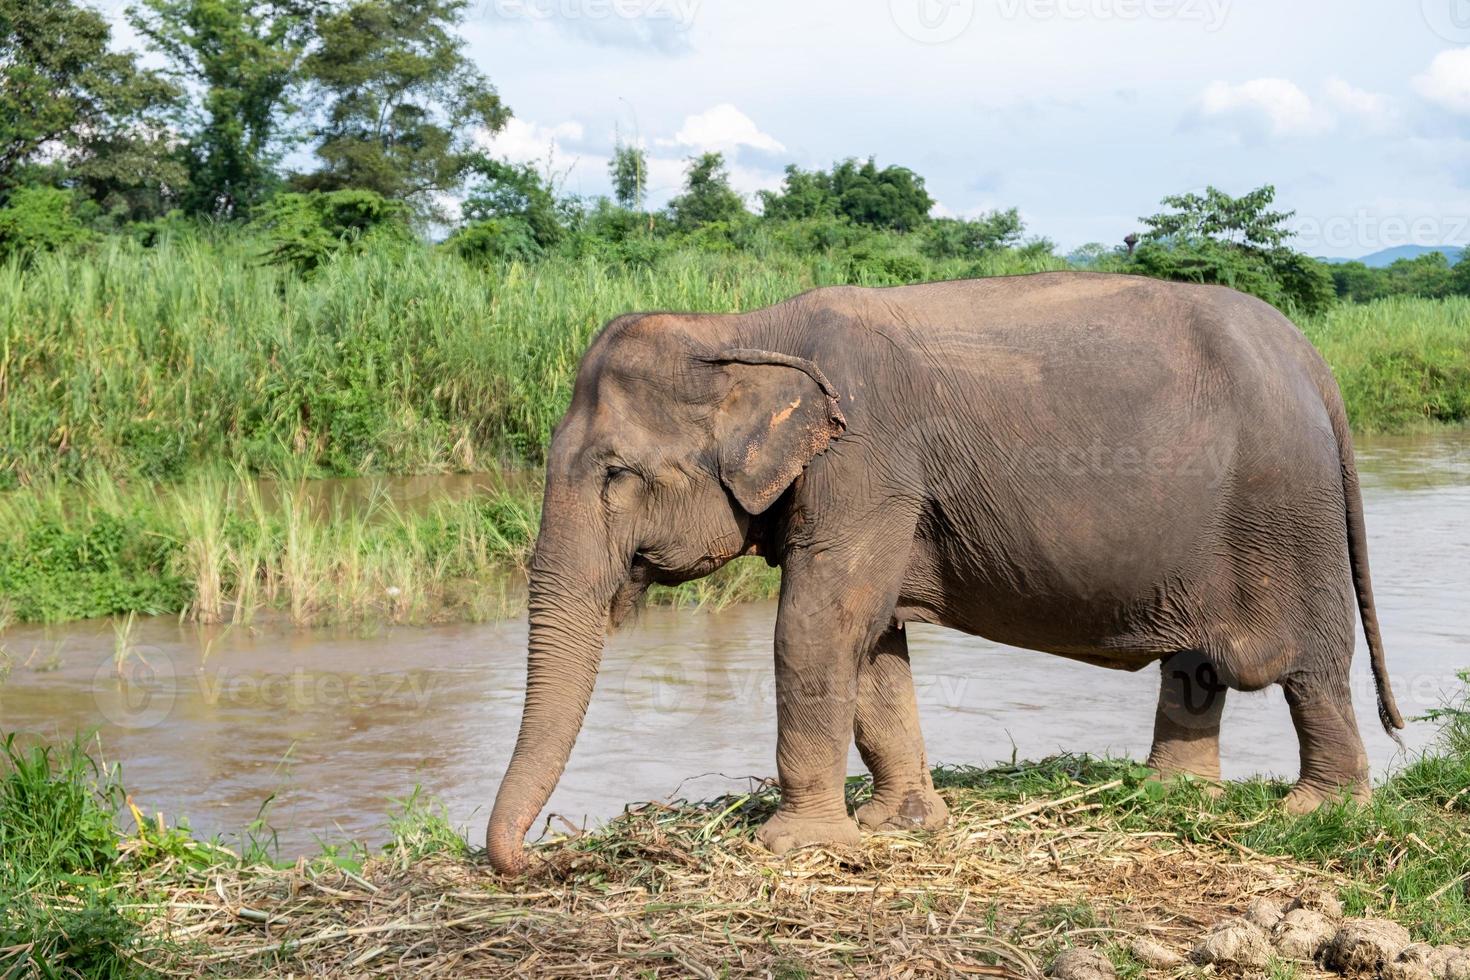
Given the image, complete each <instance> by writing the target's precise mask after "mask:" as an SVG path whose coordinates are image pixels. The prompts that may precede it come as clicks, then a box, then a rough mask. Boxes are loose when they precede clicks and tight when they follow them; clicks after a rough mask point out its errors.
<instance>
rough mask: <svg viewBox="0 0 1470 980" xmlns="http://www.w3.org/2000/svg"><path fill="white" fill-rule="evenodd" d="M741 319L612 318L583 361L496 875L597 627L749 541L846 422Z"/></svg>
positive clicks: (750, 545)
mask: <svg viewBox="0 0 1470 980" xmlns="http://www.w3.org/2000/svg"><path fill="white" fill-rule="evenodd" d="M740 322H741V321H740V318H737V317H697V316H688V317H685V316H677V315H671V314H650V315H645V316H629V317H621V318H619V319H617V320H614V321H613V322H612V323H610V324H609V325H608V326H607V327H606V328H605V329H604V330H603V331H602V333H601V335H600V336H599V337H598V339H597V340H596V341H595V342H594V343H593V345H592V346H591V348H590V349H589V350H588V352H587V354H586V355H585V356H584V357H583V359H582V364H581V367H580V369H579V370H578V374H577V380H576V385H575V388H574V390H573V394H572V403H571V406H570V408H568V410H567V414H566V416H565V417H564V418H563V419H562V421H561V423H560V424H559V425H558V426H557V428H556V432H555V434H554V435H553V436H552V440H551V447H550V450H549V453H548V457H547V468H546V495H545V501H544V505H543V509H542V514H541V531H540V535H539V537H538V538H537V542H536V550H535V555H534V557H533V559H532V562H531V575H530V599H529V615H530V642H529V651H528V656H527V669H526V675H527V676H526V703H525V709H524V713H523V714H522V717H521V729H520V735H519V737H518V738H517V739H516V746H515V751H514V754H513V755H512V756H511V760H510V765H509V767H508V768H507V770H506V773H505V778H504V779H503V780H502V782H501V784H500V791H499V793H498V795H497V796H496V799H495V807H494V810H493V811H492V812H491V814H490V823H489V827H488V830H487V833H486V847H487V849H488V852H489V857H490V862H491V864H493V865H494V866H495V868H496V870H498V871H500V872H502V873H519V872H520V871H522V870H524V869H525V866H526V856H525V849H524V839H525V835H526V831H527V830H528V829H529V828H530V826H531V824H532V823H533V822H534V821H535V819H536V817H537V815H538V814H539V813H540V812H541V808H542V807H543V806H545V805H546V801H547V799H548V798H549V797H550V796H551V791H552V789H553V788H554V787H555V786H556V782H557V780H558V779H559V778H560V777H561V773H562V769H563V768H564V767H565V765H566V761H567V757H568V756H569V755H570V754H571V750H572V743H573V742H574V741H575V740H576V737H577V732H578V730H579V729H580V727H581V724H582V717H583V715H584V713H585V712H586V710H587V703H588V701H589V700H590V698H591V696H592V688H593V684H594V682H595V680H596V676H597V667H598V662H599V660H600V659H601V656H602V642H603V637H604V634H605V632H606V629H607V627H608V625H609V624H610V623H612V624H614V625H615V624H616V623H617V622H618V621H619V620H620V619H621V618H622V617H623V616H624V615H625V614H626V613H627V612H628V611H629V610H630V609H631V608H632V607H633V606H634V604H635V603H636V602H637V600H638V598H639V597H640V596H641V595H642V594H643V592H644V591H645V590H646V589H647V588H648V587H649V586H650V585H652V584H654V583H665V584H672V583H676V582H683V581H688V580H689V579H693V578H698V577H700V576H703V575H708V574H709V573H710V572H713V571H714V570H715V569H717V568H719V567H720V566H721V565H723V564H725V562H727V561H729V560H730V559H731V558H734V557H736V556H738V555H741V554H752V553H755V552H756V550H757V537H758V533H757V532H758V527H757V526H758V524H759V523H760V522H759V520H758V518H759V516H760V515H761V514H763V513H765V512H766V511H767V510H768V509H769V508H770V507H771V505H772V504H773V503H775V501H776V500H777V498H779V497H780V496H781V494H782V493H783V492H784V491H785V490H786V488H787V487H789V486H790V485H791V483H792V482H793V481H795V480H796V478H797V477H798V476H799V475H800V474H801V472H802V469H803V468H804V467H805V466H806V465H807V463H809V462H810V461H811V460H812V458H813V457H814V456H815V455H816V454H818V453H820V452H822V451H823V450H824V449H825V448H826V446H827V444H828V442H829V441H830V440H831V439H833V438H835V437H836V436H837V435H838V434H840V433H841V432H842V430H843V428H844V426H845V421H844V419H843V417H842V413H841V411H840V410H839V408H838V402H837V392H836V391H835V390H834V389H833V387H832V385H831V384H830V383H829V382H828V380H827V379H826V377H825V376H823V374H822V372H821V371H820V370H819V369H818V368H817V366H816V365H815V364H813V363H812V362H811V361H809V360H804V359H802V358H799V357H794V356H791V355H788V354H782V353H777V352H774V351H769V350H759V349H750V348H748V347H746V346H743V345H742V344H741V342H740V337H739V336H738V325H739V323H740Z"/></svg>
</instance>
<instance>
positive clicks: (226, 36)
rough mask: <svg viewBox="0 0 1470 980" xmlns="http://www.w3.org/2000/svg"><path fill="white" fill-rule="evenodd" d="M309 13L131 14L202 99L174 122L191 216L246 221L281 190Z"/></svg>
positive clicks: (146, 9)
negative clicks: (183, 138) (182, 135)
mask: <svg viewBox="0 0 1470 980" xmlns="http://www.w3.org/2000/svg"><path fill="white" fill-rule="evenodd" d="M310 10H311V0H267V2H264V3H261V2H255V0H142V5H141V6H135V7H130V8H129V9H128V15H129V18H130V19H131V21H132V23H133V25H134V26H135V27H136V28H137V29H138V31H139V32H140V33H141V34H142V35H143V36H144V37H146V38H148V40H149V41H151V42H152V43H153V46H154V47H155V48H156V49H157V50H158V51H160V52H161V53H162V54H163V55H164V56H165V57H166V58H167V59H168V61H169V64H170V65H171V67H172V70H173V72H174V73H175V74H176V75H177V76H179V77H180V78H183V79H187V80H188V82H189V83H190V88H191V90H192V91H193V92H195V93H196V94H195V96H194V97H193V98H192V99H190V100H189V101H188V102H185V103H180V104H179V105H178V107H177V110H176V113H175V114H176V116H177V118H178V123H179V125H180V126H181V127H182V128H183V129H184V131H185V132H186V133H187V143H186V146H185V148H184V159H185V161H186V164H187V166H188V171H189V188H188V190H187V192H186V193H185V195H184V198H183V205H184V207H185V208H186V209H187V210H189V211H190V212H192V213H195V214H202V215H208V216H211V217H220V218H235V217H243V216H245V215H247V214H249V213H250V211H251V209H252V208H254V207H255V206H256V205H257V204H259V203H260V202H261V201H262V200H264V199H265V198H266V196H267V195H268V194H269V193H270V192H271V190H272V189H273V188H275V187H276V186H277V185H278V184H279V177H278V176H277V174H276V171H275V165H276V163H277V161H278V160H279V159H280V156H281V153H282V152H283V150H284V148H285V146H286V144H287V143H288V141H289V137H290V135H291V134H290V133H289V132H287V131H286V119H287V117H288V114H289V113H290V112H292V111H294V108H295V107H294V106H293V105H292V101H291V99H292V95H293V92H294V89H295V88H296V85H297V81H298V79H297V67H298V64H299V62H300V60H301V57H302V54H303V52H304V51H305V50H306V47H307V45H308V44H309V43H310V41H311V36H310V32H309V30H308V28H309V24H310V19H309V15H310Z"/></svg>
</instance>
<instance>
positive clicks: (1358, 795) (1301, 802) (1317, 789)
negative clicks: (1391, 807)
mask: <svg viewBox="0 0 1470 980" xmlns="http://www.w3.org/2000/svg"><path fill="white" fill-rule="evenodd" d="M1344 792H1347V793H1348V794H1349V797H1350V798H1351V799H1352V801H1353V802H1354V803H1367V802H1368V801H1369V800H1371V799H1372V798H1373V789H1372V787H1371V786H1370V785H1369V784H1368V780H1367V779H1359V780H1356V781H1355V782H1353V783H1351V784H1349V785H1345V786H1326V785H1322V784H1318V783H1307V782H1298V783H1297V784H1296V785H1295V786H1293V787H1292V788H1291V792H1290V793H1287V794H1286V798H1285V799H1283V800H1282V801H1281V805H1282V806H1284V807H1285V808H1286V812H1287V813H1290V814H1292V815H1293V816H1300V815H1302V814H1304V813H1311V812H1312V811H1313V810H1316V809H1317V808H1318V807H1320V806H1322V805H1324V804H1327V803H1336V802H1338V801H1339V800H1341V799H1342V797H1343V793H1344Z"/></svg>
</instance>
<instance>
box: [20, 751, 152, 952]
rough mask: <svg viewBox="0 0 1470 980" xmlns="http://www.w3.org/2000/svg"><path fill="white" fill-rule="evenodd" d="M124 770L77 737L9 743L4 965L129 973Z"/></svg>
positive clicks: (133, 935) (133, 932)
mask: <svg viewBox="0 0 1470 980" xmlns="http://www.w3.org/2000/svg"><path fill="white" fill-rule="evenodd" d="M122 802H123V791H122V786H121V784H120V783H119V782H118V779H117V773H116V771H115V770H112V771H109V770H103V769H102V768H101V767H100V766H98V765H97V763H95V762H94V761H93V760H92V759H91V758H90V757H89V756H88V755H87V753H86V752H85V751H84V750H83V749H82V747H81V745H80V744H79V743H76V742H73V743H72V744H71V745H70V746H67V747H63V748H50V747H46V746H42V745H36V746H32V747H30V748H29V749H27V748H24V747H22V746H20V745H19V744H17V742H16V738H15V736H14V735H13V734H11V735H6V736H5V737H4V739H3V741H0V972H3V973H4V975H5V976H45V977H60V976H84V977H123V976H132V975H134V973H135V972H136V971H135V969H134V968H133V967H132V965H131V962H130V960H129V959H128V957H127V954H128V951H129V950H130V949H131V948H132V947H133V946H134V944H135V943H136V940H137V937H138V934H139V929H138V926H137V924H136V923H135V922H134V921H132V920H130V919H129V918H127V917H126V916H125V915H124V913H123V912H122V911H121V909H120V908H119V904H120V901H121V899H120V898H119V896H118V895H117V893H116V892H115V890H114V888H113V881H114V877H115V870H116V867H117V862H118V851H117V839H118V834H117V830H116V827H115V823H114V814H115V813H116V812H117V810H118V808H119V807H120V806H121V805H122Z"/></svg>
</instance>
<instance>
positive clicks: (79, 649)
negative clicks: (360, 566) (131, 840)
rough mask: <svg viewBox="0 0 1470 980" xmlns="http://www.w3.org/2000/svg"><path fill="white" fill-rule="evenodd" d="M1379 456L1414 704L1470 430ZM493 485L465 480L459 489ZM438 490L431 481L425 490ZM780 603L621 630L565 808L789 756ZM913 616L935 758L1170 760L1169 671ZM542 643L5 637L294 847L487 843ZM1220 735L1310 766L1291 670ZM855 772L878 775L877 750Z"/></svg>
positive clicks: (1360, 697)
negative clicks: (416, 807)
mask: <svg viewBox="0 0 1470 980" xmlns="http://www.w3.org/2000/svg"><path fill="white" fill-rule="evenodd" d="M1358 459H1359V465H1360V468H1361V469H1362V471H1363V478H1364V498H1365V508H1366V511H1367V522H1368V535H1369V550H1370V553H1371V557H1372V568H1373V576H1374V585H1375V588H1376V591H1377V597H1378V606H1379V615H1380V618H1381V620H1382V624H1383V631H1384V635H1385V639H1386V645H1387V650H1388V663H1389V669H1390V672H1391V674H1392V677H1393V684H1394V689H1395V691H1396V693H1397V695H1398V700H1399V705H1400V707H1401V708H1402V709H1403V712H1404V715H1405V716H1406V717H1409V716H1417V715H1421V714H1423V713H1424V712H1425V711H1426V710H1428V709H1431V708H1434V707H1436V706H1438V705H1439V704H1440V703H1442V701H1443V699H1444V698H1445V697H1446V696H1447V695H1449V694H1450V693H1451V692H1453V691H1454V690H1456V689H1457V686H1458V685H1457V682H1456V679H1455V672H1456V671H1457V670H1458V669H1464V668H1467V667H1470V599H1467V594H1470V432H1465V431H1455V432H1440V433H1435V434H1431V435H1425V436H1415V437H1400V438H1378V439H1363V440H1360V444H1359V452H1358ZM451 480H454V478H451ZM487 485H488V484H487ZM478 486H479V484H478V482H477V481H473V480H469V481H467V480H464V479H463V478H460V479H458V480H457V482H452V483H450V484H446V486H445V487H444V488H443V489H444V490H445V491H447V492H453V493H463V492H474V490H475V489H476V488H477V487H478ZM435 492H436V489H435V487H434V486H433V485H432V484H430V483H429V482H427V481H425V480H422V479H421V480H420V481H419V482H417V483H415V484H414V485H413V487H412V491H411V493H409V494H408V495H409V496H412V497H414V498H422V497H424V496H426V495H429V496H431V495H432V494H433V493H435ZM774 615H775V609H774V606H773V604H771V603H752V604H748V605H743V606H737V607H733V608H729V609H726V610H724V611H721V612H718V613H710V612H704V611H694V610H687V609H685V610H675V609H668V608H657V607H655V608H650V609H648V610H646V611H645V612H644V613H643V615H642V616H641V618H640V620H639V621H638V622H637V623H636V625H634V626H632V627H630V628H627V629H625V630H623V631H622V632H620V633H618V634H617V635H615V636H614V637H612V638H611V639H610V641H609V644H608V648H607V653H606V655H605V657H604V662H603V669H602V673H601V675H600V679H599V681H598V687H597V692H596V695H595V697H594V699H593V703H592V707H591V709H590V710H589V712H588V714H587V720H586V724H585V726H584V727H583V730H582V734H581V737H580V738H579V739H578V742H577V746H576V749H575V751H574V752H573V753H572V758H571V761H570V764H569V766H568V768H567V772H566V775H565V776H564V777H563V779H562V781H561V783H560V785H559V786H558V787H557V790H556V793H555V795H553V797H552V799H551V803H550V806H549V808H548V812H554V813H556V814H558V815H560V817H561V818H563V819H564V820H565V821H566V823H569V824H571V825H575V826H585V825H591V824H595V823H596V822H597V821H599V820H602V819H606V818H607V817H609V816H612V815H614V814H616V813H618V812H619V811H620V810H621V808H622V807H623V805H624V804H625V803H626V802H631V801H641V800H649V799H665V798H669V797H671V796H683V797H686V798H702V797H708V796H713V795H716V794H718V793H720V792H724V791H726V790H730V789H739V788H743V787H746V786H748V785H749V777H759V776H766V775H770V774H771V773H772V772H773V770H774V756H775V702H774V691H773V681H772V672H771V631H772V623H773V620H774ZM910 630H911V632H910V649H911V652H912V657H913V661H914V669H915V675H916V686H917V688H918V691H919V700H920V711H921V714H922V716H923V724H924V733H925V737H926V742H927V745H928V748H929V755H930V758H931V761H933V762H935V763H968V764H974V765H983V764H986V763H992V762H996V761H999V760H1006V759H1009V758H1011V757H1012V755H1015V756H1017V757H1019V758H1038V757H1040V756H1043V755H1047V754H1050V753H1055V752H1059V751H1088V752H1093V753H1115V754H1124V755H1129V756H1132V757H1134V758H1142V757H1143V756H1144V755H1145V754H1146V753H1147V751H1148V745H1149V737H1150V732H1151V725H1152V718H1153V705H1154V698H1155V694H1156V691H1157V683H1158V675H1157V672H1156V671H1154V670H1152V669H1150V670H1146V671H1142V672H1140V673H1137V674H1127V673H1120V672H1115V671H1109V670H1103V669H1099V668H1095V667H1088V666H1085V665H1081V664H1076V663H1073V662H1070V661H1067V660H1063V659H1061V658H1057V657H1049V656H1046V655H1044V654H1039V653H1034V652H1029V651H1024V650H1017V649H1013V648H1009V647H1004V646H999V645H997V644H993V643H989V642H987V641H985V640H981V639H977V638H974V637H969V636H965V635H962V634H959V633H954V632H951V631H948V630H944V629H940V628H937V627H927V626H921V625H915V626H912V627H910ZM525 639H526V630H525V624H524V621H523V620H516V621H506V622H499V623H489V624H483V625H451V626H433V627H422V628H418V627H394V628H370V629H358V630H297V629H292V628H291V627H289V626H287V625H284V624H275V623H272V622H265V623H263V624H258V625H256V626H254V627H251V628H245V627H236V628H225V627H198V626H194V625H189V624H180V623H179V622H177V621H176V620H173V619H166V618H160V619H151V620H139V621H138V622H137V623H136V624H135V627H134V630H133V633H132V634H131V636H130V637H129V643H128V650H129V653H128V655H127V660H126V661H125V662H124V664H123V665H122V666H121V667H119V665H118V664H117V662H116V658H115V648H116V646H117V636H116V630H115V627H114V625H113V624H112V623H111V622H108V621H101V622H86V623H73V624H67V625H65V626H58V627H50V628H46V627H30V626H26V627H14V628H12V629H10V630H9V631H8V632H6V633H5V634H4V635H3V636H0V648H3V650H4V651H5V656H6V658H7V659H6V660H5V661H4V663H7V664H8V674H7V675H6V676H5V679H4V681H3V683H0V728H3V729H4V730H7V731H11V730H16V731H24V732H30V733H37V734H39V735H41V736H43V737H45V738H48V739H57V740H61V739H68V738H70V737H71V736H72V735H73V733H75V732H78V731H83V732H85V731H89V730H92V729H96V730H97V734H98V738H99V739H100V749H101V752H102V754H103V756H104V757H105V759H106V760H107V761H109V762H113V761H117V762H121V763H122V765H123V775H124V779H125V782H126V784H127V786H128V789H129V791H130V793H131V795H132V797H133V799H134V801H135V802H136V803H137V804H138V805H139V806H140V807H141V808H142V809H143V810H144V811H145V812H147V813H149V814H152V813H154V812H162V813H163V814H164V815H165V816H166V817H167V818H170V819H172V818H175V817H177V816H187V817H188V818H189V819H190V822H191V825H192V826H193V828H194V829H195V830H196V831H197V832H201V833H204V834H213V833H220V834H223V835H225V836H226V837H227V839H229V838H231V837H233V836H237V835H238V834H239V833H240V832H241V831H242V829H243V828H245V827H246V826H247V825H248V824H250V823H251V822H252V821H253V820H254V819H255V818H256V816H257V813H259V812H260V810H261V807H262V804H263V803H264V802H265V801H266V800H267V799H270V800H271V803H270V806H269V807H268V809H267V810H266V820H267V822H268V823H269V825H270V826H271V827H272V828H273V829H274V831H275V832H276V833H277V834H278V835H279V842H280V847H281V854H282V856H285V857H290V856H294V855H296V854H299V853H311V852H315V851H316V850H317V849H318V846H319V842H340V841H342V840H344V839H356V840H364V841H367V842H376V841H381V840H382V838H383V836H384V827H385V817H386V814H387V813H388V812H389V810H390V809H391V808H392V807H393V803H392V802H391V801H392V800H393V799H396V798H400V799H401V798H403V797H405V796H406V795H408V794H409V793H410V792H411V791H412V790H413V788H414V787H415V786H416V785H417V786H421V787H422V789H423V792H424V793H425V794H427V795H429V796H432V797H435V798H438V799H440V800H442V801H443V802H444V804H445V805H446V807H447V808H448V812H449V814H450V817H451V819H452V820H453V822H454V823H455V824H456V826H460V827H465V828H467V829H468V832H469V834H470V836H471V838H472V839H476V840H478V838H479V835H480V833H481V831H482V829H483V825H484V819H485V816H486V814H487V813H488V807H489V803H490V802H491V800H492V799H493V797H494V793H495V788H496V785H497V782H498V780H499V778H500V775H501V773H502V772H503V771H504V767H505V763H506V760H507V759H508V757H509V755H510V750H511V747H512V745H513V743H514V741H515V735H516V729H517V725H518V723H519V719H520V704H521V692H522V687H523V683H524V659H525ZM1366 661H1367V653H1366V648H1365V647H1364V644H1363V642H1362V640H1361V637H1360V639H1359V644H1358V655H1357V659H1356V661H1355V663H1354V673H1353V681H1354V698H1355V703H1356V706H1357V712H1358V718H1359V722H1360V724H1361V726H1362V729H1363V735H1364V741H1365V742H1366V744H1367V748H1368V754H1369V756H1370V758H1371V761H1372V764H1373V768H1374V770H1375V771H1376V772H1377V773H1380V774H1381V773H1383V772H1384V771H1386V770H1388V769H1389V768H1390V767H1392V766H1394V765H1395V764H1397V763H1400V762H1402V759H1403V754H1402V753H1400V752H1399V750H1398V748H1397V747H1396V746H1395V745H1394V743H1393V742H1391V741H1390V740H1389V738H1388V737H1387V736H1386V735H1385V734H1384V733H1383V732H1382V731H1381V730H1380V729H1379V728H1378V725H1377V721H1376V714H1375V711H1374V708H1373V687H1372V682H1371V679H1370V678H1369V674H1368V669H1367V662H1366ZM3 669H4V668H3V666H0V670H3ZM1433 736H1434V727H1433V725H1432V724H1429V723H1424V722H1411V723H1410V725H1409V728H1408V731H1407V732H1406V733H1405V736H1404V737H1405V742H1406V744H1407V745H1408V747H1409V751H1410V752H1416V751H1419V750H1422V749H1423V748H1424V747H1426V746H1427V745H1428V744H1429V743H1430V742H1431V741H1432V739H1433ZM1222 746H1223V749H1222V755H1223V763H1224V769H1225V774H1226V776H1227V777H1229V778H1239V777H1242V776H1246V775H1249V774H1252V773H1258V772H1269V773H1277V774H1282V775H1291V774H1293V773H1294V772H1295V770H1296V764H1297V757H1296V752H1297V743H1296V738H1295V736H1294V733H1293V731H1292V728H1291V724H1290V720H1289V718H1288V716H1287V709H1286V704H1285V701H1284V699H1283V698H1282V695H1281V692H1280V689H1279V688H1272V689H1269V690H1268V691H1265V692H1261V693H1258V694H1251V695H1242V694H1239V693H1235V692H1232V693H1231V695H1230V697H1229V701H1228V703H1227V706H1226V710H1225V719H1224V727H1223V734H1222ZM851 771H852V772H861V771H862V766H861V763H860V761H859V760H858V758H857V755H856V752H855V751H854V753H853V755H852V759H851ZM554 826H555V827H556V828H559V829H564V828H565V826H566V824H564V823H563V822H562V820H557V821H556V823H555V824H554Z"/></svg>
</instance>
